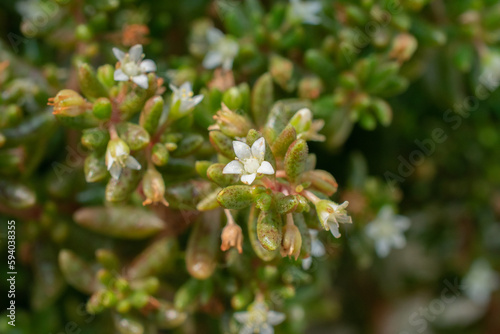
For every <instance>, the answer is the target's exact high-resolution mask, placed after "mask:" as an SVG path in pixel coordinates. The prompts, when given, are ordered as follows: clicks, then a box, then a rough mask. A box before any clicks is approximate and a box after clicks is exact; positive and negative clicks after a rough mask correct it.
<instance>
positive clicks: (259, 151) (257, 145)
mask: <svg viewBox="0 0 500 334" xmlns="http://www.w3.org/2000/svg"><path fill="white" fill-rule="evenodd" d="M265 154H266V140H265V139H264V137H260V138H259V139H257V140H256V141H255V142H254V143H253V145H252V155H253V156H254V158H256V159H257V160H259V162H261V161H263V160H264V155H265Z"/></svg>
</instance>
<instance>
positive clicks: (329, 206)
mask: <svg viewBox="0 0 500 334" xmlns="http://www.w3.org/2000/svg"><path fill="white" fill-rule="evenodd" d="M348 205H349V202H347V201H345V202H344V203H342V204H337V203H335V202H332V201H328V200H321V201H319V202H318V203H316V211H317V213H318V217H319V220H320V222H321V224H322V225H323V227H324V228H325V230H327V231H328V230H330V232H331V233H332V234H333V236H334V237H335V238H340V236H341V234H340V232H339V227H340V225H339V224H352V218H351V217H350V216H349V215H348V214H347V211H346V209H345V208H346V207H347V206H348Z"/></svg>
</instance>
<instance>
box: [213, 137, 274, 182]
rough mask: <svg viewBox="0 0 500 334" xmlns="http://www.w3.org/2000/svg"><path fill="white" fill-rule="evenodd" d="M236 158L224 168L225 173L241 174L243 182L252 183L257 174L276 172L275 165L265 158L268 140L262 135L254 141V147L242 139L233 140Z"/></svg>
mask: <svg viewBox="0 0 500 334" xmlns="http://www.w3.org/2000/svg"><path fill="white" fill-rule="evenodd" d="M233 148H234V153H235V154H236V160H233V161H231V162H230V163H228V164H227V165H226V167H224V169H223V170H222V173H223V174H240V175H241V182H243V183H245V184H252V182H253V181H254V180H255V178H256V177H257V174H268V175H272V174H274V168H273V166H272V165H271V164H270V163H269V162H268V161H265V160H264V155H265V154H266V142H265V140H264V137H261V138H259V139H257V140H256V141H255V143H253V145H252V148H250V146H248V145H247V144H245V143H243V142H241V141H236V140H235V141H233Z"/></svg>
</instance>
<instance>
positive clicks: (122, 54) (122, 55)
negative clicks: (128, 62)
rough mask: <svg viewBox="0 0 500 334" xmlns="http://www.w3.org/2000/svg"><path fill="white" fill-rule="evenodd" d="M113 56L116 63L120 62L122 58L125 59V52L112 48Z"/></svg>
mask: <svg viewBox="0 0 500 334" xmlns="http://www.w3.org/2000/svg"><path fill="white" fill-rule="evenodd" d="M113 54H114V55H115V57H116V59H118V61H122V60H123V58H125V52H123V51H122V50H120V49H118V48H113ZM115 80H116V79H115Z"/></svg>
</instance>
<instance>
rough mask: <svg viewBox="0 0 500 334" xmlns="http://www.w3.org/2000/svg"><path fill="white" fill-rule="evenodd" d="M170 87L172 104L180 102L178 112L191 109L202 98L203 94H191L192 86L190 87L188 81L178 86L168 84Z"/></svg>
mask: <svg viewBox="0 0 500 334" xmlns="http://www.w3.org/2000/svg"><path fill="white" fill-rule="evenodd" d="M169 87H170V89H171V90H172V92H173V93H174V94H173V96H172V105H175V104H176V103H178V102H180V104H179V112H180V113H183V112H185V111H188V110H191V109H192V108H194V107H195V106H196V105H197V104H198V103H200V102H201V100H203V95H201V94H200V95H196V96H193V95H194V94H193V88H192V87H191V83H190V82H185V83H183V84H182V85H181V86H180V87H179V88H177V87H175V86H174V85H172V84H170V86H169Z"/></svg>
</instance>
